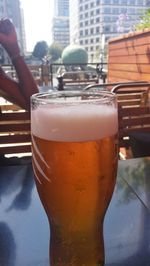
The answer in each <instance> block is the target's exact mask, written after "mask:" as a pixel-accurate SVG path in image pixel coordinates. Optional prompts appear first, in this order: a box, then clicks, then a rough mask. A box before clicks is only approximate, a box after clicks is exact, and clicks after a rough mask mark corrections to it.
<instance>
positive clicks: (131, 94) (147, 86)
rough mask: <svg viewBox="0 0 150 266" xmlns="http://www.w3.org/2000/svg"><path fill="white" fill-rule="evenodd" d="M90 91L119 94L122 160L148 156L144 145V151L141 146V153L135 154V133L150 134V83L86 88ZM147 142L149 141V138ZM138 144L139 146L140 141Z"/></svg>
mask: <svg viewBox="0 0 150 266" xmlns="http://www.w3.org/2000/svg"><path fill="white" fill-rule="evenodd" d="M90 89H100V90H109V91H112V92H114V93H116V94H117V100H118V121H119V155H120V158H121V159H126V158H130V157H140V156H142V155H143V154H145V156H146V155H148V153H147V152H146V149H144V144H143V146H142V147H143V149H141V146H140V148H139V149H138V150H141V153H138V154H137V152H136V153H135V135H136V134H135V133H136V132H139V133H138V134H140V133H141V134H143V133H145V134H150V83H148V82H147V81H137V82H122V83H121V82H120V83H105V84H93V85H89V86H87V87H85V90H90ZM133 138H134V141H133ZM138 138H139V137H138ZM131 140H132V141H131ZM146 140H148V137H147V138H146ZM136 142H137V145H138V141H136ZM143 142H144V141H143ZM133 143H134V145H133ZM147 144H148V143H147V142H146V144H145V145H146V146H147ZM140 145H141V143H140ZM149 145H150V142H149ZM136 149H137V146H136ZM142 150H145V152H142Z"/></svg>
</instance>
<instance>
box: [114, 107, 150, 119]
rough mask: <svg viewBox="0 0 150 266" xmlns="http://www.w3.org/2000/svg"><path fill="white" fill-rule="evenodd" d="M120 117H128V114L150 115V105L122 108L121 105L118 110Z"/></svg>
mask: <svg viewBox="0 0 150 266" xmlns="http://www.w3.org/2000/svg"><path fill="white" fill-rule="evenodd" d="M118 114H119V117H120V118H122V117H126V116H134V115H135V116H137V115H144V114H145V115H146V114H148V115H150V107H149V106H145V107H144V106H143V107H132V108H121V107H119V111H118Z"/></svg>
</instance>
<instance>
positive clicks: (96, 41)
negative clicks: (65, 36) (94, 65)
mask: <svg viewBox="0 0 150 266" xmlns="http://www.w3.org/2000/svg"><path fill="white" fill-rule="evenodd" d="M74 1H76V2H77V3H76V8H70V29H71V34H70V42H71V43H74V42H76V43H78V44H80V45H83V46H84V47H85V48H86V50H87V52H88V56H89V62H94V61H97V62H98V61H99V60H101V57H102V56H103V54H104V47H105V46H106V44H107V43H108V40H109V39H110V38H113V37H116V36H118V35H120V34H123V33H127V32H129V31H132V30H134V26H135V25H136V24H137V23H138V22H139V21H140V19H141V16H142V15H143V14H144V12H145V9H146V8H149V7H150V1H146V0H70V7H71V6H72V7H73V6H74Z"/></svg>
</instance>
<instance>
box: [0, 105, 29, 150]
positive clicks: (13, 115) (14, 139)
mask: <svg viewBox="0 0 150 266" xmlns="http://www.w3.org/2000/svg"><path fill="white" fill-rule="evenodd" d="M28 152H31V135H30V114H29V112H27V111H25V110H22V109H20V107H18V106H16V105H14V104H4V105H1V112H0V154H17V153H28Z"/></svg>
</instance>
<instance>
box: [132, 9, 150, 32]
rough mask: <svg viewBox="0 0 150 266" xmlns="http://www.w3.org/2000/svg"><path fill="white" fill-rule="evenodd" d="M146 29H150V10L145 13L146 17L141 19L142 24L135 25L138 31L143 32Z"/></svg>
mask: <svg viewBox="0 0 150 266" xmlns="http://www.w3.org/2000/svg"><path fill="white" fill-rule="evenodd" d="M146 28H150V9H147V10H146V11H145V14H144V16H142V18H141V22H140V23H138V24H137V25H135V29H136V30H143V29H146Z"/></svg>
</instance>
